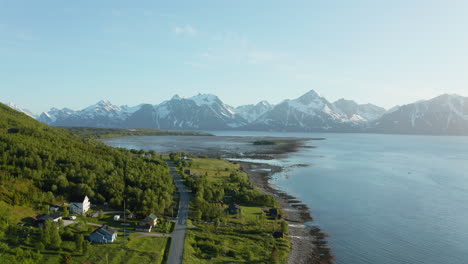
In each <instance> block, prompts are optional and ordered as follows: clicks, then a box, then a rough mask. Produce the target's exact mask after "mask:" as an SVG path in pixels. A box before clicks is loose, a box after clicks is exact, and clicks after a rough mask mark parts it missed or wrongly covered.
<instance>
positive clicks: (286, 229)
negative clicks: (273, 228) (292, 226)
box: [281, 221, 289, 235]
mask: <svg viewBox="0 0 468 264" xmlns="http://www.w3.org/2000/svg"><path fill="white" fill-rule="evenodd" d="M281 232H283V233H284V234H285V235H286V234H288V232H289V226H288V223H287V222H286V221H281Z"/></svg>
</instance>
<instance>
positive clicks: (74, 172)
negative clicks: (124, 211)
mask: <svg viewBox="0 0 468 264" xmlns="http://www.w3.org/2000/svg"><path fill="white" fill-rule="evenodd" d="M174 190H175V187H174V185H173V181H172V177H171V176H170V174H169V171H168V168H167V165H166V164H165V162H164V161H162V160H160V159H159V155H156V153H154V152H150V153H145V152H143V151H136V150H134V151H129V150H124V149H115V148H111V147H108V146H106V145H104V144H103V143H101V142H99V141H96V140H94V139H90V138H83V137H80V136H77V135H74V134H72V133H71V132H69V131H67V130H65V129H62V128H56V127H49V126H47V125H45V124H42V123H40V122H38V121H36V120H34V119H33V118H31V117H29V116H27V115H25V114H23V113H20V112H17V111H15V110H13V109H11V108H9V107H8V106H5V105H3V104H0V207H1V206H23V207H31V208H34V210H40V209H41V208H43V207H45V205H46V204H49V203H52V202H54V201H72V200H74V199H78V198H81V199H82V198H83V196H84V195H88V196H89V197H90V200H91V202H92V203H96V204H100V203H104V202H109V203H110V204H111V205H112V206H114V207H119V208H120V207H121V206H122V204H123V201H124V198H125V200H126V202H127V208H129V209H130V210H132V211H141V212H146V213H149V212H153V213H159V214H162V213H164V211H166V210H168V208H169V207H170V206H172V201H173V199H172V194H173V192H174ZM4 220H5V219H4V218H2V216H0V224H1V221H4ZM1 226H4V225H0V227H1Z"/></svg>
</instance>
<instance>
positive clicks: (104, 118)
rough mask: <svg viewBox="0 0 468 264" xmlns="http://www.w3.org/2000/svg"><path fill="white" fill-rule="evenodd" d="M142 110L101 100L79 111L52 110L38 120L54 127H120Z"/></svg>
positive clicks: (137, 107) (66, 109)
mask: <svg viewBox="0 0 468 264" xmlns="http://www.w3.org/2000/svg"><path fill="white" fill-rule="evenodd" d="M140 108H141V105H140V106H136V107H128V106H122V107H119V106H116V105H113V104H111V103H110V102H109V101H107V100H101V101H99V102H97V103H96V104H94V105H91V106H89V107H86V108H84V109H82V110H79V111H73V110H70V109H68V108H64V109H56V108H52V109H51V110H50V111H48V112H44V113H42V114H41V115H40V116H39V118H38V120H39V121H41V122H44V123H46V124H49V125H53V126H82V127H106V128H109V127H120V126H121V123H122V122H123V121H125V120H126V119H128V117H129V116H130V115H132V114H133V113H134V112H136V111H138V110H139V109H140Z"/></svg>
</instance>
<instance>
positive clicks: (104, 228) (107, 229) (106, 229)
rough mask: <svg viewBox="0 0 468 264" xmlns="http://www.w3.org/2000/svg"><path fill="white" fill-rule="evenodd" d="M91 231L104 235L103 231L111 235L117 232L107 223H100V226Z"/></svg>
mask: <svg viewBox="0 0 468 264" xmlns="http://www.w3.org/2000/svg"><path fill="white" fill-rule="evenodd" d="M93 233H98V234H101V235H105V233H107V234H109V235H113V234H115V233H117V231H115V229H114V228H112V227H110V226H108V225H102V226H101V227H100V228H98V229H96V230H95V231H94V232H93Z"/></svg>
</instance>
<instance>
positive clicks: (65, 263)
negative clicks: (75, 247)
mask: <svg viewBox="0 0 468 264" xmlns="http://www.w3.org/2000/svg"><path fill="white" fill-rule="evenodd" d="M62 263H63V264H71V263H72V257H71V256H70V255H69V254H64V255H63V258H62Z"/></svg>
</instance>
